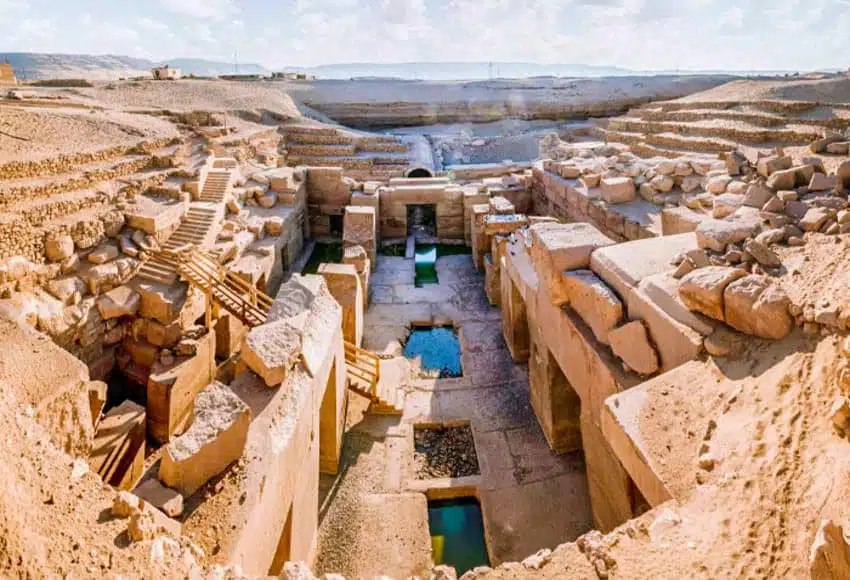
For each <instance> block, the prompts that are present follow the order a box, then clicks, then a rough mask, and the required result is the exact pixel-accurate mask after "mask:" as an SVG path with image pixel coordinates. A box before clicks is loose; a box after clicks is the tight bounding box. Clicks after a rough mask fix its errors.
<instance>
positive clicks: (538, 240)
mask: <svg viewBox="0 0 850 580" xmlns="http://www.w3.org/2000/svg"><path fill="white" fill-rule="evenodd" d="M529 231H530V232H531V236H532V246H531V259H532V261H533V263H534V268H535V270H537V274H538V276H539V277H540V283H541V285H542V286H543V288H544V289H545V291H546V292H547V293H548V295H549V296H550V298H551V300H552V303H553V304H555V305H560V304H564V303H565V302H567V300H568V298H567V296H566V294H565V291H564V286H563V276H562V273H563V272H564V271H565V270H574V269H579V268H587V266H588V265H589V264H590V256H591V254H592V253H593V252H594V251H595V250H597V249H599V248H604V247H606V246H609V245H612V244H614V243H615V242H614V241H613V240H611V239H610V238H608V237H607V236H605V235H603V234H602V233H601V232H600V231H599V230H597V229H596V228H594V227H593V226H592V225H590V224H585V223H573V224H552V223H542V224H536V225H534V226H531V227H530V228H529Z"/></svg>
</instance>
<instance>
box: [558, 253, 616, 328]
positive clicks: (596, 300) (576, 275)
mask: <svg viewBox="0 0 850 580" xmlns="http://www.w3.org/2000/svg"><path fill="white" fill-rule="evenodd" d="M563 276H564V290H565V293H566V295H567V299H568V301H569V304H570V306H571V307H572V309H573V310H575V311H576V312H577V313H578V315H579V316H581V318H582V320H584V321H585V322H586V323H587V325H588V326H589V327H590V329H591V330H592V331H593V334H594V336H596V339H597V340H598V341H599V342H601V343H602V344H608V333H609V332H610V331H611V329H612V328H614V327H616V326H617V324H618V323H619V322H620V319H621V318H622V317H623V303H622V302H620V299H619V298H617V295H616V294H615V293H614V291H613V290H611V289H610V288H609V287H608V285H607V284H605V282H603V281H602V280H600V279H599V278H598V277H597V276H596V275H595V274H594V273H593V272H591V271H590V270H570V271H567V272H564V274H563Z"/></svg>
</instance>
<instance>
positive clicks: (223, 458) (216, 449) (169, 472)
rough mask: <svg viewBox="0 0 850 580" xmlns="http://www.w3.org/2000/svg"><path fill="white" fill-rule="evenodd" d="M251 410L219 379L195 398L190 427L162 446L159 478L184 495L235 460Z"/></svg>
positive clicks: (246, 431)
mask: <svg viewBox="0 0 850 580" xmlns="http://www.w3.org/2000/svg"><path fill="white" fill-rule="evenodd" d="M250 423H251V410H250V409H249V408H248V405H246V404H245V403H244V402H243V401H242V399H240V398H239V397H238V396H236V394H234V393H233V391H231V390H230V387H228V386H227V385H224V384H222V383H219V382H215V383H212V384H211V385H209V386H207V387H206V388H205V389H203V390H202V391H201V392H200V393H198V396H197V397H196V398H195V408H194V412H193V421H192V425H191V427H189V429H188V430H187V431H186V432H185V433H184V434H183V435H181V436H180V437H177V438H176V439H172V440H171V441H170V442H169V443H168V445H166V447H165V452H164V453H163V455H162V463H161V464H160V468H159V479H160V481H162V482H163V483H164V484H165V485H167V486H168V487H171V488H174V489H176V490H178V491H179V492H180V493H181V494H183V496H184V497H188V496H190V495H192V494H193V493H194V492H195V491H197V489H198V488H200V487H201V486H202V485H204V484H205V483H206V482H207V481H209V480H210V479H211V478H213V477H215V476H216V475H218V474H219V473H221V472H222V471H224V470H225V469H226V468H227V466H229V465H230V464H231V463H232V462H233V461H235V460H237V459H239V457H241V455H242V451H243V449H244V448H245V440H246V439H247V437H248V426H249V425H250Z"/></svg>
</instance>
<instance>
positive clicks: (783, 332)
mask: <svg viewBox="0 0 850 580" xmlns="http://www.w3.org/2000/svg"><path fill="white" fill-rule="evenodd" d="M723 303H724V312H725V316H726V324H728V325H729V326H731V327H732V328H734V329H736V330H740V331H741V332H744V333H746V334H753V335H755V336H759V337H761V338H769V339H773V340H779V339H781V338H785V337H786V336H788V334H789V333H790V332H791V329H792V328H793V326H794V320H793V319H792V318H791V315H790V314H789V313H788V306H789V304H791V301H790V299H789V298H788V296H787V295H786V294H785V292H784V291H783V290H782V289H781V288H780V287H779V286H778V285H777V284H774V283H773V282H772V281H771V279H770V278H767V277H765V276H755V275H750V276H746V277H743V278H740V279H737V280H735V281H733V282H732V283H730V284H729V285H728V286H727V287H726V289H725V290H724V292H723Z"/></svg>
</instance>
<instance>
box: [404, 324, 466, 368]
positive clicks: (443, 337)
mask: <svg viewBox="0 0 850 580" xmlns="http://www.w3.org/2000/svg"><path fill="white" fill-rule="evenodd" d="M404 356H405V357H407V358H416V357H417V356H418V357H421V358H422V368H423V369H428V370H436V371H440V378H450V377H459V376H461V375H462V374H463V369H462V368H461V362H460V341H459V340H458V338H457V335H456V334H455V332H454V330H453V329H452V328H448V327H444V326H435V327H429V328H417V329H414V330H413V332H411V333H410V336H409V337H408V338H407V344H406V345H405V346H404Z"/></svg>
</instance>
